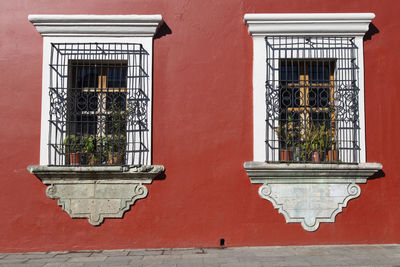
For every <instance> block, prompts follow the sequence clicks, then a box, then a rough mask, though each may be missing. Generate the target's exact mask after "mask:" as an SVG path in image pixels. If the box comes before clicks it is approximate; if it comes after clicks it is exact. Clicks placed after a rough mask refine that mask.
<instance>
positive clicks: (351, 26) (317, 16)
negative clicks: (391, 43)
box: [244, 13, 375, 36]
mask: <svg viewBox="0 0 400 267" xmlns="http://www.w3.org/2000/svg"><path fill="white" fill-rule="evenodd" d="M373 18H375V14H374V13H308V14H305V13H282V14H245V15H244V22H245V23H246V25H247V26H248V28H249V34H250V35H252V36H254V35H261V36H266V35H268V36H274V35H330V36H334V35H341V36H343V35H351V36H363V35H364V34H365V32H366V31H368V27H369V23H370V22H371V20H372V19H373Z"/></svg>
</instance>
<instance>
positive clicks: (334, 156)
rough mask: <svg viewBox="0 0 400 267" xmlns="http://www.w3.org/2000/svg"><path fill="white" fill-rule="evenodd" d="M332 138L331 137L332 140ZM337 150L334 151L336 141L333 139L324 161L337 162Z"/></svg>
mask: <svg viewBox="0 0 400 267" xmlns="http://www.w3.org/2000/svg"><path fill="white" fill-rule="evenodd" d="M333 138H334V137H332V139H333ZM338 154H339V153H338V150H337V149H336V140H334V139H333V141H332V143H331V144H330V146H329V150H328V153H327V154H326V161H330V162H336V161H338Z"/></svg>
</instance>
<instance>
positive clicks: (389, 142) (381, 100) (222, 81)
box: [0, 0, 400, 252]
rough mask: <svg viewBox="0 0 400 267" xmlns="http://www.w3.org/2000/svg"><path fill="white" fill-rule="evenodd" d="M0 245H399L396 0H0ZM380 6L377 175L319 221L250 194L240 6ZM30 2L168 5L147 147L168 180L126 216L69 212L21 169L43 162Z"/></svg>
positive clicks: (368, 69) (374, 123) (108, 10)
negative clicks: (332, 216)
mask: <svg viewBox="0 0 400 267" xmlns="http://www.w3.org/2000/svg"><path fill="white" fill-rule="evenodd" d="M0 10H1V16H0V34H1V36H2V38H1V39H0V77H1V78H0V80H1V83H0V84H1V86H0V88H1V89H0V95H1V101H0V122H1V125H2V127H1V130H0V148H1V152H2V153H1V154H0V173H1V176H0V216H1V219H0V252H1V251H3V252H4V251H46V250H78V249H119V248H150V247H199V246H206V247H212V246H218V245H219V240H220V239H221V238H224V239H225V241H226V245H227V246H261V245H307V244H313V245H315V244H355V243H398V242H399V241H400V205H399V203H400V193H399V191H400V180H399V178H400V177H399V176H400V175H399V167H398V166H399V163H398V162H399V161H398V158H399V151H400V142H399V141H398V140H399V132H400V109H399V107H398V106H397V104H398V101H399V100H400V90H399V89H398V84H399V81H398V78H399V77H398V76H399V74H398V70H399V69H400V66H399V62H400V61H399V58H400V54H399V48H398V47H399V43H400V35H399V26H400V25H399V19H398V18H399V17H398V16H399V15H398V10H400V1H389V0H388V1H384V0H379V1H373V0H357V1H356V0H355V1H348V0H330V1H320V0H302V1H299V0H284V1H275V0H252V1H250V0H247V1H246V0H219V1H204V0H192V1H190V0H189V1H181V0H135V1H132V0H129V1H128V0H116V1H109V0H99V1H95V0H86V1H81V0H79V1H75V0H74V1H54V0H36V1H33V0H32V1H28V0H3V1H1V2H0ZM255 12H258V13H273V12H286V13H287V12H374V13H375V14H376V18H375V19H374V20H373V23H374V25H375V26H376V27H377V28H378V30H379V33H377V34H375V35H373V36H372V39H371V40H368V41H366V42H364V45H365V75H366V79H365V84H366V85H365V90H366V92H365V95H366V100H365V103H366V123H367V129H366V131H367V159H368V161H370V162H381V163H382V164H383V166H384V169H383V170H384V172H385V174H386V175H385V177H384V178H380V179H375V180H370V181H369V182H368V183H367V184H366V185H361V189H362V194H361V196H360V197H359V198H358V199H355V200H352V201H350V202H349V206H348V207H347V208H345V209H344V211H343V213H340V214H339V215H338V216H337V217H336V223H334V224H332V223H322V224H321V226H320V228H319V230H317V231H316V232H312V233H310V232H307V231H304V230H303V229H302V227H301V226H300V224H298V223H297V224H286V223H285V219H284V217H283V216H282V215H281V214H278V212H277V210H274V209H273V207H272V204H271V203H270V202H268V201H266V200H263V199H261V198H260V197H259V196H258V193H257V190H258V187H259V185H251V184H250V181H249V178H248V177H247V175H246V173H245V171H244V169H243V167H242V166H243V162H245V161H249V160H251V159H252V82H251V81H252V39H251V37H250V36H249V35H248V33H247V27H246V26H245V25H244V24H243V15H244V14H245V13H255ZM28 14H162V16H163V18H164V21H165V22H166V23H167V25H168V26H169V28H170V29H171V31H172V32H171V33H170V34H168V35H165V36H163V37H161V38H159V39H156V40H155V41H154V64H155V67H154V73H153V75H154V111H153V112H154V114H153V117H154V118H153V132H154V134H153V142H154V143H153V159H154V163H155V164H163V165H164V166H165V167H166V179H165V180H161V181H155V182H154V183H153V184H152V185H150V186H149V195H148V197H147V198H146V199H144V200H139V201H138V202H137V203H136V204H135V205H134V206H133V207H132V209H131V210H130V211H129V212H127V213H126V214H125V216H124V219H123V220H121V219H106V220H105V222H104V223H103V225H102V226H100V227H93V226H91V225H90V224H89V223H88V221H87V220H86V219H71V218H70V217H69V215H67V213H65V212H63V211H62V210H61V208H60V207H59V206H57V203H56V201H55V200H51V199H48V198H47V197H46V195H45V186H44V185H43V184H42V183H41V182H40V181H39V180H38V179H37V178H35V176H33V175H31V174H29V173H28V171H27V170H26V167H27V166H28V165H33V164H38V163H39V135H40V103H41V65H42V37H41V36H40V34H39V33H38V32H37V31H36V30H35V28H34V27H33V26H32V25H31V23H29V22H28V19H27V16H28Z"/></svg>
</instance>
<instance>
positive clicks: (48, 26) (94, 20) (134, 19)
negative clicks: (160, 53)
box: [28, 15, 162, 37]
mask: <svg viewBox="0 0 400 267" xmlns="http://www.w3.org/2000/svg"><path fill="white" fill-rule="evenodd" d="M28 19H29V21H30V22H31V23H32V24H33V25H34V26H35V27H36V30H37V31H38V32H39V33H40V34H41V35H42V36H108V37H111V36H112V37H153V36H154V34H155V33H156V31H157V28H158V27H159V26H160V25H161V23H162V16H161V15H29V17H28Z"/></svg>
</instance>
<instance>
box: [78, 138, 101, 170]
mask: <svg viewBox="0 0 400 267" xmlns="http://www.w3.org/2000/svg"><path fill="white" fill-rule="evenodd" d="M82 143H83V147H82V152H83V153H84V155H85V156H86V160H87V164H89V165H96V164H98V163H99V158H98V153H97V149H96V145H97V137H96V136H94V135H85V136H83V137H82Z"/></svg>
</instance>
